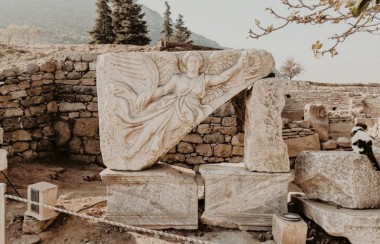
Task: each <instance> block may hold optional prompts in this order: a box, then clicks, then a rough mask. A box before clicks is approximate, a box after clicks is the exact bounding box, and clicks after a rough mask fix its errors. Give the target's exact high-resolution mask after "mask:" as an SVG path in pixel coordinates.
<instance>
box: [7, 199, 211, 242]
mask: <svg viewBox="0 0 380 244" xmlns="http://www.w3.org/2000/svg"><path fill="white" fill-rule="evenodd" d="M4 196H5V198H8V199H13V200H16V201H20V202H24V203H32V204H37V205H39V206H42V207H44V208H48V209H51V210H54V211H57V212H61V213H65V214H69V215H74V216H77V217H80V218H82V219H88V220H92V221H95V222H101V223H105V224H109V225H113V226H118V227H122V228H124V229H126V230H129V231H134V232H141V233H149V234H153V235H159V236H162V237H167V238H172V239H175V240H180V241H186V242H188V243H199V244H213V243H214V242H208V241H202V240H198V239H193V238H188V237H184V236H179V235H175V234H170V233H166V232H163V231H156V230H150V229H145V228H141V227H135V226H130V225H126V224H122V223H117V222H112V221H109V220H105V219H101V218H96V217H93V216H89V215H86V214H80V213H76V212H73V211H69V210H65V209H62V208H57V207H53V206H50V205H46V204H42V203H39V202H34V201H30V200H28V199H25V198H21V197H16V196H12V195H8V194H4ZM0 197H1V196H0ZM0 243H1V241H0Z"/></svg>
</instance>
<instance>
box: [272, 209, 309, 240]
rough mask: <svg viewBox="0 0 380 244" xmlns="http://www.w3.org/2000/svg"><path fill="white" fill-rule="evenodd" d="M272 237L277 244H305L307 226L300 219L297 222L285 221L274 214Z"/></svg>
mask: <svg viewBox="0 0 380 244" xmlns="http://www.w3.org/2000/svg"><path fill="white" fill-rule="evenodd" d="M272 235H273V239H274V240H275V241H276V243H277V244H305V243H306V238H307V224H306V223H305V221H303V220H302V219H301V220H300V221H297V222H292V221H286V220H284V219H282V218H281V217H280V216H279V215H278V214H274V215H273V222H272Z"/></svg>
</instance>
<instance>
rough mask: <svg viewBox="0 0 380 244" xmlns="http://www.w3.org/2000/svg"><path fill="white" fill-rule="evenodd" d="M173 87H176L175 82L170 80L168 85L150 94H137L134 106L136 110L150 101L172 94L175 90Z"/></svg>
mask: <svg viewBox="0 0 380 244" xmlns="http://www.w3.org/2000/svg"><path fill="white" fill-rule="evenodd" d="M175 85H176V80H175V79H173V78H172V79H170V80H169V82H168V83H166V84H165V85H163V86H160V87H158V88H157V89H156V90H154V91H153V93H152V94H146V93H141V94H139V95H138V97H137V101H136V106H137V107H138V108H143V107H145V106H146V105H147V103H148V102H149V101H150V100H151V99H154V98H157V97H162V96H164V95H166V94H168V93H170V92H172V91H173V90H174V88H175Z"/></svg>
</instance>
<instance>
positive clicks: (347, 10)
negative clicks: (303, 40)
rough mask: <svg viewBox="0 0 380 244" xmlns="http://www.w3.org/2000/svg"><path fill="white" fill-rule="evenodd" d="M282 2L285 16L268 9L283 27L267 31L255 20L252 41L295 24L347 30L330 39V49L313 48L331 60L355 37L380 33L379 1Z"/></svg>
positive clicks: (318, 43)
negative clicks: (326, 25)
mask: <svg viewBox="0 0 380 244" xmlns="http://www.w3.org/2000/svg"><path fill="white" fill-rule="evenodd" d="M281 2H282V4H283V5H284V6H285V7H287V9H288V10H287V13H286V14H280V13H279V12H278V11H275V10H274V9H272V8H267V10H268V11H269V13H270V14H272V15H273V16H274V17H276V18H277V19H280V20H281V21H283V23H282V24H280V25H278V26H274V25H273V24H271V25H269V26H266V27H265V26H263V25H262V24H261V23H260V21H259V20H255V22H256V28H255V29H256V30H253V29H250V30H249V36H250V37H252V38H256V39H257V38H260V37H262V36H265V35H268V34H270V33H272V32H273V31H277V30H279V29H282V28H284V27H286V26H287V25H289V24H293V23H295V24H307V25H322V24H340V25H344V26H346V30H345V31H343V32H342V33H337V34H334V35H333V36H331V37H330V38H329V39H331V40H332V41H333V44H332V45H331V46H329V47H327V48H325V47H324V46H323V43H322V42H320V41H316V42H315V43H314V44H313V45H312V47H311V48H312V50H313V52H314V55H315V56H316V57H321V56H323V55H324V54H325V53H330V54H331V56H335V55H337V54H338V52H337V46H338V45H339V44H341V43H342V42H344V41H345V40H346V39H347V38H348V37H349V36H352V35H354V34H356V33H359V32H367V33H371V34H378V33H379V32H380V16H379V15H380V0H312V1H307V3H306V1H304V0H281ZM322 47H323V48H322Z"/></svg>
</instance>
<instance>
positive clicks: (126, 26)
mask: <svg viewBox="0 0 380 244" xmlns="http://www.w3.org/2000/svg"><path fill="white" fill-rule="evenodd" d="M113 2H114V11H113V13H112V26H113V28H114V32H115V36H116V38H115V42H114V43H116V44H132V45H147V44H149V42H150V38H149V37H148V28H147V24H146V21H145V20H144V19H143V18H144V15H145V14H144V13H142V12H141V5H140V4H137V3H136V2H135V1H134V0H113Z"/></svg>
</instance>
